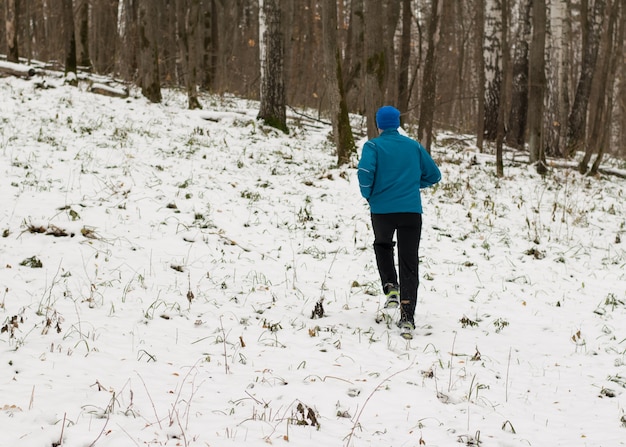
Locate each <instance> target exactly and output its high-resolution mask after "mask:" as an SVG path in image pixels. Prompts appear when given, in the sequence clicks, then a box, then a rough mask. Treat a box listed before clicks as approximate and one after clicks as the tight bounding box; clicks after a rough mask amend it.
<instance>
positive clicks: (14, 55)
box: [6, 0, 20, 63]
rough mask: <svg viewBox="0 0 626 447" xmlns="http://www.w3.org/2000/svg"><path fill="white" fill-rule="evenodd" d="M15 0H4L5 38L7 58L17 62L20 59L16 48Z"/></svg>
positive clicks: (16, 14)
mask: <svg viewBox="0 0 626 447" xmlns="http://www.w3.org/2000/svg"><path fill="white" fill-rule="evenodd" d="M17 2H18V0H6V38H7V46H8V52H7V60H8V61H9V62H15V63H18V62H19V61H20V58H19V52H18V49H17V33H18V29H17V17H18V11H17Z"/></svg>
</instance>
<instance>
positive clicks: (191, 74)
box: [176, 0, 202, 110]
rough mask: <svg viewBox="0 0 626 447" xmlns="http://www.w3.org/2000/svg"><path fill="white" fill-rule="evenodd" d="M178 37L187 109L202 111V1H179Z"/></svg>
mask: <svg viewBox="0 0 626 447" xmlns="http://www.w3.org/2000/svg"><path fill="white" fill-rule="evenodd" d="M176 9H177V21H178V24H177V29H178V33H177V37H178V42H179V45H180V52H181V59H182V61H183V77H184V79H185V86H186V88H187V107H188V108H189V109H190V110H194V109H201V108H202V106H201V105H200V101H199V100H198V68H197V67H198V58H199V57H200V53H199V52H198V48H197V42H198V35H197V32H198V24H199V22H200V0H177V8H176Z"/></svg>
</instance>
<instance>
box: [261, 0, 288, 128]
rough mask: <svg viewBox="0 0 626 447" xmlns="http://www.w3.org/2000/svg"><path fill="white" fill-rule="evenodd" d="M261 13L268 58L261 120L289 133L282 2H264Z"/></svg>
mask: <svg viewBox="0 0 626 447" xmlns="http://www.w3.org/2000/svg"><path fill="white" fill-rule="evenodd" d="M260 9H261V11H262V14H263V15H264V17H265V29H262V28H260V29H259V32H260V33H262V39H263V41H262V43H261V48H262V49H264V50H262V53H263V54H264V58H263V59H262V66H261V73H262V76H261V105H260V109H259V114H258V118H259V119H261V120H263V122H264V123H265V124H267V125H269V126H272V127H275V128H276V129H279V130H282V131H283V132H285V133H288V132H289V129H288V128H287V106H286V97H285V81H284V61H285V49H284V42H283V32H282V29H281V19H282V17H281V16H282V11H281V5H280V0H263V6H262V7H261V8H260Z"/></svg>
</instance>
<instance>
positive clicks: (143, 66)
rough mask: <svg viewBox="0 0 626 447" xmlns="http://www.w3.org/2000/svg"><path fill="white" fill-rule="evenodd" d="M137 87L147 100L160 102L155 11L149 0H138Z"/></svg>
mask: <svg viewBox="0 0 626 447" xmlns="http://www.w3.org/2000/svg"><path fill="white" fill-rule="evenodd" d="M137 16H138V17H137V19H138V22H139V24H138V37H139V64H138V65H139V87H140V88H141V93H142V94H143V95H144V96H145V97H146V98H148V100H149V101H152V102H155V103H158V102H161V100H162V97H161V81H160V79H159V51H158V46H157V34H156V29H157V17H158V16H157V11H156V8H155V7H154V4H153V3H152V1H151V0H139V10H138V12H137Z"/></svg>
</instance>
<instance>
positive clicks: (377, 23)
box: [0, 0, 626, 175]
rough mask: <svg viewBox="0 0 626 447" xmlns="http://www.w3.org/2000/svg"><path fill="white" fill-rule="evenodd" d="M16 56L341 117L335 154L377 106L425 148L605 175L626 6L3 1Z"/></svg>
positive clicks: (154, 96) (0, 43) (620, 103)
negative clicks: (461, 137) (560, 162)
mask: <svg viewBox="0 0 626 447" xmlns="http://www.w3.org/2000/svg"><path fill="white" fill-rule="evenodd" d="M0 10H1V11H2V14H3V17H2V20H0V53H4V54H5V55H6V61H7V62H9V63H24V64H34V63H37V64H40V65H43V66H45V67H46V68H48V69H57V70H60V71H62V72H64V73H65V75H66V76H68V75H69V74H71V73H92V74H99V75H106V76H109V77H110V78H111V79H115V80H117V81H118V82H122V83H125V84H127V85H131V84H132V85H137V86H138V87H139V88H140V89H141V92H142V93H143V95H144V96H146V97H147V98H148V99H149V100H151V101H153V102H160V101H161V100H162V97H161V89H162V88H180V89H183V90H184V91H186V93H187V97H188V104H189V108H202V107H207V108H208V107H210V105H209V104H202V103H201V101H200V100H199V99H198V98H199V92H209V93H213V94H232V95H236V96H238V97H241V98H250V99H255V100H260V107H259V108H260V110H259V118H261V119H263V120H265V122H267V123H269V124H271V125H273V126H275V127H278V128H280V129H282V130H284V131H285V132H288V131H289V129H288V127H287V124H286V110H287V109H288V108H289V109H296V108H298V109H308V110H309V111H308V112H302V113H308V114H311V115H312V116H314V117H315V118H316V119H320V120H326V122H332V124H333V134H334V138H335V143H336V145H337V155H338V162H339V164H342V163H346V162H348V161H349V159H350V156H351V154H352V153H353V152H354V151H355V143H354V141H355V139H356V135H353V132H357V131H356V130H353V129H352V127H351V125H350V121H349V118H348V117H349V115H350V114H356V115H362V116H363V117H364V118H366V121H364V123H363V124H364V126H365V125H366V126H367V134H368V136H370V137H371V136H374V135H375V134H376V128H375V124H374V120H373V119H372V118H373V115H374V113H375V111H376V109H377V108H378V107H379V106H381V105H384V104H392V105H395V106H396V107H398V108H399V109H400V110H401V112H402V120H403V125H404V126H405V127H406V128H407V129H410V130H411V132H412V133H413V134H415V135H416V136H417V137H418V138H419V139H420V141H422V143H423V144H424V145H425V146H426V147H427V148H428V149H430V147H431V144H432V143H433V141H434V140H435V139H436V136H437V132H438V131H441V130H452V131H454V132H457V133H458V134H467V135H474V136H475V138H476V144H477V146H478V148H479V149H480V150H481V151H485V152H494V153H496V160H497V163H496V164H497V171H498V175H502V151H503V147H506V148H509V149H510V150H523V151H527V152H528V155H529V161H530V164H531V165H532V166H533V167H535V168H536V169H537V171H538V172H540V173H541V172H545V170H546V166H547V161H546V160H548V159H551V160H553V159H565V160H575V162H576V167H577V169H578V170H579V171H580V172H581V173H582V174H589V175H594V174H596V173H597V172H598V169H599V168H600V164H601V162H602V160H603V157H605V156H612V157H618V158H624V157H626V80H625V79H624V72H626V58H625V57H624V42H625V40H626V37H625V28H626V19H625V17H624V15H625V14H626V0H467V1H458V0H430V1H424V0H422V1H420V0H339V1H336V0H0Z"/></svg>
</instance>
